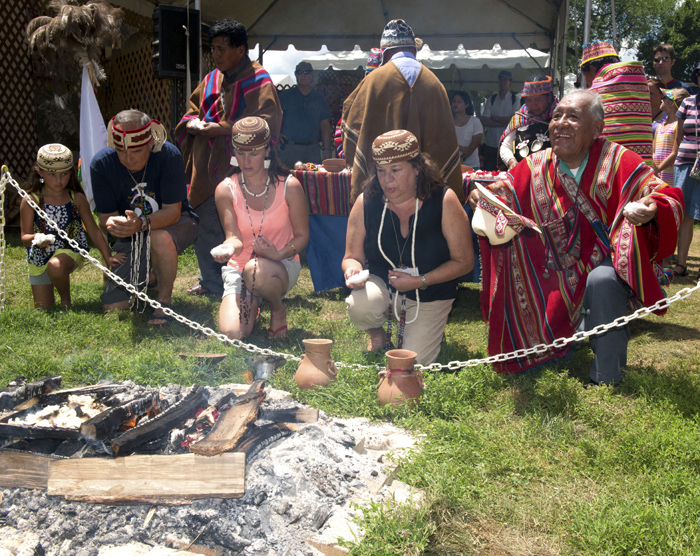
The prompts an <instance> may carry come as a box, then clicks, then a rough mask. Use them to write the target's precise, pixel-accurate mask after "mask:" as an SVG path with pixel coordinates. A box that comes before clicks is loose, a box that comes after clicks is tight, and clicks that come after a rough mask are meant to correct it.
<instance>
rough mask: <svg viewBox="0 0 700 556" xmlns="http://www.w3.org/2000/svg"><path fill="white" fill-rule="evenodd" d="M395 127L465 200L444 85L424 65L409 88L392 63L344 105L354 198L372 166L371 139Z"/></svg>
mask: <svg viewBox="0 0 700 556" xmlns="http://www.w3.org/2000/svg"><path fill="white" fill-rule="evenodd" d="M394 129H407V130H408V131H410V132H411V133H413V134H414V135H415V136H416V138H417V139H418V142H419V144H420V150H421V152H424V153H426V154H428V155H430V158H432V160H433V161H434V162H435V163H436V164H437V165H438V168H440V170H441V173H442V176H443V178H444V179H445V182H446V184H447V185H448V186H449V187H450V188H451V189H453V190H454V192H455V193H456V194H457V197H459V200H460V201H461V202H462V203H464V200H465V199H464V191H463V189H462V171H461V170H462V168H461V164H460V158H459V145H458V144H457V134H456V132H455V126H454V121H453V119H452V110H451V108H450V101H449V99H448V98H447V92H446V91H445V87H443V85H442V83H440V81H439V80H438V78H437V77H435V75H434V74H433V73H432V72H431V71H430V70H429V69H428V68H426V67H425V66H423V67H422V68H421V70H420V73H419V74H418V78H417V79H416V82H415V83H414V84H413V86H410V85H409V84H408V82H407V81H406V78H405V77H404V76H403V74H402V73H401V70H399V69H398V68H397V67H396V65H395V64H393V63H388V64H386V65H384V66H382V67H380V68H378V69H376V70H374V71H373V72H372V73H370V74H369V75H368V76H367V77H365V79H364V80H363V81H362V82H361V83H360V84H359V85H358V86H357V88H356V89H355V90H354V91H353V92H352V93H351V94H350V96H349V97H348V98H347V100H346V101H345V102H344V103H343V133H344V134H345V141H344V143H343V147H344V149H345V160H346V161H347V163H348V164H352V199H353V201H354V200H355V199H356V198H357V196H358V195H359V194H360V192H361V191H360V187H361V185H362V182H363V181H364V180H365V179H366V178H367V177H368V176H369V169H370V168H371V167H372V164H373V162H372V141H374V139H375V138H376V137H377V136H378V135H381V134H382V133H385V132H387V131H391V130H394Z"/></svg>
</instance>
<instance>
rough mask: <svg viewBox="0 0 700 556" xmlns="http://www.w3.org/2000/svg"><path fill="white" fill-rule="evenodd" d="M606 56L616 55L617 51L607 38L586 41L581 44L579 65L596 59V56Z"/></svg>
mask: <svg viewBox="0 0 700 556" xmlns="http://www.w3.org/2000/svg"><path fill="white" fill-rule="evenodd" d="M606 56H617V51H616V50H615V47H614V46H613V45H612V43H611V42H610V40H609V39H603V40H602V41H593V42H588V43H586V44H584V45H583V53H582V55H581V65H584V64H587V63H588V62H591V61H593V60H597V59H598V58H605V57H606Z"/></svg>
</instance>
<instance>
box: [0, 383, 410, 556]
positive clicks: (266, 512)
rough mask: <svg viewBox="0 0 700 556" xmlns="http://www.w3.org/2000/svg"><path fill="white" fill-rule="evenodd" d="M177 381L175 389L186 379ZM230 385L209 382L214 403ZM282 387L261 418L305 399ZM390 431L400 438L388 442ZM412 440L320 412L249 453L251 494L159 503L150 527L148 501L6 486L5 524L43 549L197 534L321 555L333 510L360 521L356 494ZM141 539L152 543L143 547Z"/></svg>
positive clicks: (73, 554) (262, 549) (112, 547)
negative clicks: (77, 497) (318, 544)
mask: <svg viewBox="0 0 700 556" xmlns="http://www.w3.org/2000/svg"><path fill="white" fill-rule="evenodd" d="M169 388H170V390H169V392H168V393H169V394H170V395H171V396H172V395H173V393H174V391H175V390H177V387H173V386H170V387H169ZM164 390H166V389H161V392H163V391H164ZM228 391H230V390H229V389H227V388H226V387H220V388H217V389H209V391H208V393H209V394H210V396H209V403H210V404H213V403H215V402H216V400H218V399H220V398H221V396H223V395H224V394H226V393H227V392H228ZM275 392H276V391H272V392H271V393H270V394H268V399H267V400H266V401H265V403H264V404H263V406H262V411H261V419H260V420H259V421H257V422H256V425H263V424H265V423H267V422H269V421H266V420H265V419H264V418H265V417H266V416H269V410H271V409H289V408H297V407H302V406H301V405H300V404H298V403H296V402H294V401H292V400H291V399H290V396H289V395H286V396H279V395H277V396H275V395H274V393H275ZM285 394H286V393H285ZM174 434H176V433H174ZM391 437H395V438H396V439H397V442H396V443H395V444H394V443H392V442H390V441H388V440H387V439H388V438H391ZM413 442H414V440H413V439H412V437H411V436H410V435H408V434H406V433H401V431H399V430H398V429H396V428H395V427H393V426H392V425H388V424H385V423H384V424H381V423H380V424H371V423H369V422H367V421H366V420H364V419H352V420H345V421H343V420H335V419H331V418H328V416H326V415H325V414H324V413H323V412H320V417H319V420H318V422H316V423H308V424H299V428H298V429H297V431H296V432H293V433H292V434H291V435H289V436H286V437H283V438H281V439H279V440H277V441H276V442H274V443H272V444H269V445H266V446H265V447H264V448H262V449H261V450H260V451H259V452H258V453H257V454H255V455H253V456H252V457H250V456H249V458H248V461H247V465H246V492H245V495H244V496H243V497H242V498H238V499H206V500H196V501H193V502H192V503H191V504H189V505H182V506H171V507H168V506H157V509H156V511H155V514H154V515H153V516H152V518H151V520H150V522H148V524H147V525H146V526H145V527H144V522H145V521H146V518H147V514H148V512H149V510H150V509H151V507H152V506H149V505H140V506H106V505H100V504H88V503H81V502H71V501H67V500H65V499H63V498H62V497H53V496H47V495H46V493H45V492H44V491H41V490H28V489H17V488H14V489H4V490H0V493H1V494H2V497H3V500H2V503H0V538H2V537H3V527H2V526H3V525H4V526H5V529H6V530H8V531H10V530H13V529H12V528H14V529H16V530H18V531H19V533H20V534H21V533H22V532H27V533H29V532H31V533H33V534H36V535H38V544H39V545H40V549H41V550H40V551H37V550H35V551H34V553H35V554H41V553H45V554H46V555H47V556H54V555H55V556H58V555H60V556H107V555H108V554H109V555H112V554H119V553H122V554H141V553H143V554H146V553H147V552H148V550H147V549H149V548H150V547H169V548H178V549H183V548H185V547H187V546H188V545H189V544H190V543H192V542H195V543H196V544H197V545H199V546H206V547H209V548H211V549H217V550H219V551H221V553H222V554H227V555H246V556H258V555H260V556H282V555H287V556H313V555H318V554H320V552H318V551H317V550H316V549H314V548H312V547H311V546H310V545H309V544H308V543H307V542H306V541H307V539H309V538H310V537H312V536H314V535H317V534H322V533H324V528H325V532H326V533H328V524H329V521H333V516H336V517H339V516H342V517H343V518H346V519H351V518H352V517H353V515H354V512H355V510H354V507H353V505H352V504H351V500H357V499H366V498H367V497H368V496H370V494H372V493H371V492H370V490H371V488H370V486H373V487H376V485H377V482H378V481H377V477H379V478H381V477H383V476H385V475H386V474H388V473H389V466H390V465H391V464H390V462H389V458H387V457H386V453H387V449H391V450H393V451H394V452H395V451H396V450H394V446H395V447H396V448H397V449H399V450H400V449H403V448H405V447H406V448H407V447H410V446H411V445H412V444H413ZM166 443H167V444H169V443H168V442H167V441H166V442H164V444H166ZM359 452H362V453H359ZM368 485H369V486H368ZM346 538H347V539H348V540H350V539H351V538H352V536H351V535H347V536H346ZM135 545H136V546H140V547H142V549H143V550H144V551H142V552H137V551H136V550H135V549H134V548H133V546H135ZM127 547H128V548H127ZM41 551H43V552H41ZM1 552H2V551H1V550H0V553H1Z"/></svg>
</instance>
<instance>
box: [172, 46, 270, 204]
mask: <svg viewBox="0 0 700 556" xmlns="http://www.w3.org/2000/svg"><path fill="white" fill-rule="evenodd" d="M247 116H258V117H260V118H263V119H264V120H265V121H266V122H267V125H269V126H270V133H271V134H272V139H273V141H274V142H276V141H277V137H279V133H280V127H281V125H282V108H281V107H280V103H279V99H278V98H277V89H276V88H275V85H274V83H273V82H272V79H270V75H269V74H268V73H267V71H266V70H265V68H263V67H262V66H261V65H260V64H258V63H257V62H252V61H251V60H250V59H248V58H247V57H246V59H245V60H244V62H243V63H242V67H241V68H240V69H239V70H238V71H237V72H236V73H235V74H234V75H231V76H230V77H229V78H225V76H224V74H223V73H221V72H220V71H219V70H214V71H212V72H210V73H208V74H207V76H206V77H205V78H204V79H203V80H202V82H201V83H200V84H199V86H198V87H197V88H196V89H195V91H194V92H193V93H192V96H191V97H190V108H189V110H188V111H187V113H186V114H185V115H184V116H183V117H182V119H181V120H180V123H178V124H177V127H176V128H175V133H174V136H175V140H176V141H177V146H178V147H179V149H180V151H182V157H183V158H184V160H185V172H186V173H187V178H188V181H189V195H188V200H189V202H190V205H191V206H192V208H194V209H196V208H197V207H198V206H199V205H201V204H202V203H203V202H204V201H206V200H207V199H208V198H209V197H211V196H212V195H213V194H214V190H215V189H216V186H217V185H218V184H219V182H221V181H223V180H224V178H226V176H227V175H228V173H229V169H230V164H229V162H230V160H231V155H232V154H233V152H232V149H231V128H232V127H233V124H234V123H235V122H236V121H237V120H239V119H241V118H245V117H247ZM196 118H199V119H200V120H202V121H204V122H208V123H217V124H219V125H221V126H222V127H224V128H225V129H227V130H228V133H227V134H226V135H217V136H216V137H206V136H204V135H192V134H190V133H189V132H188V131H187V123H188V122H189V121H191V120H193V119H196Z"/></svg>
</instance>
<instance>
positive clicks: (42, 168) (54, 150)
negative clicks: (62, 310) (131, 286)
mask: <svg viewBox="0 0 700 556" xmlns="http://www.w3.org/2000/svg"><path fill="white" fill-rule="evenodd" d="M34 170H35V171H34V172H33V173H32V175H31V177H30V178H29V184H28V185H27V189H26V190H27V193H30V194H31V196H32V199H33V200H34V201H35V202H36V203H37V205H39V207H40V208H41V209H42V210H43V211H44V212H46V214H47V215H48V216H49V218H51V220H53V221H54V222H56V223H57V224H58V225H59V226H60V228H61V229H62V230H63V231H64V232H66V234H67V235H68V237H69V238H71V239H73V240H74V241H76V242H77V243H78V245H80V247H81V248H82V249H85V250H89V247H88V243H87V239H86V237H85V230H87V233H88V235H89V236H90V239H91V240H92V241H93V243H94V244H95V246H97V248H98V249H99V250H100V253H102V257H104V260H105V261H106V263H107V265H109V266H114V265H116V264H119V263H121V262H123V261H122V260H121V259H122V258H123V257H124V255H116V256H112V254H111V252H110V250H109V247H108V246H107V241H106V240H105V238H104V236H103V235H102V233H101V232H100V230H99V229H98V227H97V224H96V223H95V220H94V218H93V216H92V212H91V211H90V204H89V203H88V200H87V198H86V197H85V195H84V194H83V189H82V187H80V182H78V174H77V172H76V170H75V166H74V165H73V153H72V152H71V151H70V149H68V148H67V147H64V146H63V145H60V144H58V143H52V144H49V145H44V146H43V147H41V149H39V152H38V153H37V157H36V165H35V166H34ZM19 210H20V228H21V232H22V243H24V245H25V246H26V247H27V261H28V262H29V283H30V284H31V286H32V296H33V297H34V307H35V308H37V309H48V308H49V307H52V306H53V305H54V304H55V302H56V299H55V297H54V291H53V289H54V287H55V288H56V289H57V290H58V295H59V296H60V297H61V306H62V307H70V304H71V297H70V274H71V272H73V271H74V270H76V269H77V268H80V267H81V266H82V265H83V258H82V257H81V256H80V254H79V253H78V252H77V251H75V250H74V249H73V248H72V247H71V246H70V244H69V243H68V242H67V241H65V240H64V239H63V238H61V237H60V236H59V235H58V233H57V232H56V231H55V230H54V229H53V228H51V227H50V226H48V225H47V224H46V222H44V220H43V219H41V218H40V217H39V215H38V214H36V213H35V212H34V209H32V207H31V206H29V203H28V202H27V200H26V199H22V204H21V205H20V209H19ZM81 215H82V216H83V218H81ZM83 225H84V226H85V227H84V228H83ZM38 234H43V235H48V236H49V237H48V238H46V237H43V235H38ZM51 236H53V237H51Z"/></svg>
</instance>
